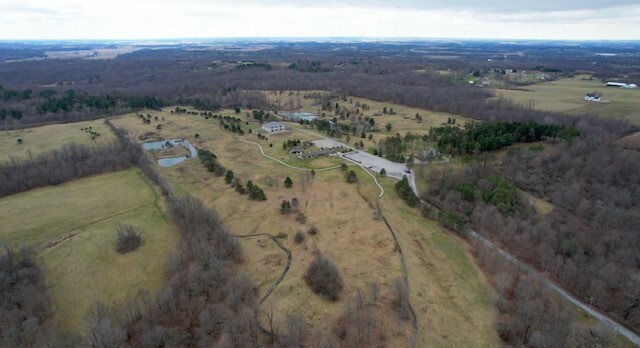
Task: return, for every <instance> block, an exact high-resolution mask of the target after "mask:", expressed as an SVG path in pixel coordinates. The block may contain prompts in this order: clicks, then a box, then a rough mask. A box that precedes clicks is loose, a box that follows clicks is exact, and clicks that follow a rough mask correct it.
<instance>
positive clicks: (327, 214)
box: [114, 111, 497, 346]
mask: <svg viewBox="0 0 640 348" xmlns="http://www.w3.org/2000/svg"><path fill="white" fill-rule="evenodd" d="M225 113H229V111H223V114H225ZM152 114H153V113H152ZM158 115H161V116H163V117H165V121H164V123H163V125H162V127H161V130H155V128H156V125H155V124H154V123H152V124H151V125H144V124H142V122H140V121H139V119H137V118H136V117H135V116H133V115H128V116H123V117H120V118H118V119H115V120H114V123H115V124H116V125H117V126H119V127H125V128H127V129H128V130H130V131H131V133H132V135H134V136H135V137H136V138H138V136H139V135H141V134H144V133H146V132H149V131H156V132H157V133H158V134H157V136H158V137H160V138H173V137H183V138H187V139H189V140H190V141H193V143H194V144H195V145H196V146H199V147H204V148H207V149H209V150H211V151H213V152H214V153H215V154H216V155H217V156H218V159H219V161H220V162H221V163H222V164H223V165H225V166H226V167H227V168H229V169H231V170H233V172H234V173H235V174H236V176H237V177H239V178H241V180H242V182H246V180H249V179H251V180H252V181H253V182H254V183H256V184H258V185H259V186H260V187H262V188H263V189H264V191H265V193H266V195H267V201H265V202H255V201H250V200H249V199H248V198H247V196H246V195H239V194H238V193H236V192H235V191H234V190H233V189H232V188H231V187H229V186H228V185H225V184H224V181H223V180H222V178H216V177H214V176H213V175H212V174H211V173H208V172H206V170H205V169H204V168H203V167H202V166H201V164H200V163H199V161H197V160H187V161H185V162H183V163H181V164H179V165H176V166H174V167H169V168H162V169H161V172H162V174H163V175H165V176H166V177H167V179H168V180H169V182H170V183H171V184H172V185H173V186H174V187H175V188H176V190H177V191H178V192H190V193H191V194H193V195H195V196H197V197H199V198H201V199H202V200H203V201H204V202H205V203H206V204H207V205H209V206H211V207H213V208H214V209H215V210H216V211H217V212H218V214H219V215H220V217H221V218H222V219H223V221H224V222H225V224H226V225H227V226H228V227H229V228H230V230H231V231H232V232H233V233H234V234H236V235H246V234H252V233H257V232H266V233H270V234H272V235H275V234H278V233H284V234H286V235H287V238H286V239H285V240H284V241H283V242H284V244H285V245H286V246H287V247H288V248H289V249H290V250H291V252H292V254H293V262H292V266H291V269H290V271H289V273H288V274H287V276H286V277H285V279H284V281H283V283H282V284H281V285H280V286H279V287H278V288H277V289H276V291H275V292H274V293H273V294H272V296H271V297H270V299H269V300H268V301H267V303H266V304H265V309H267V310H268V308H269V307H273V309H274V313H276V320H277V321H278V322H280V323H282V322H283V318H284V317H285V316H286V315H287V314H290V313H295V312H301V313H302V314H303V315H304V316H305V317H306V318H307V320H308V321H309V323H310V325H311V327H312V329H313V328H315V327H323V326H324V327H326V325H327V324H328V323H331V322H333V321H335V320H336V319H337V318H338V317H339V315H340V314H341V313H342V311H343V309H344V307H345V305H346V303H347V301H348V300H350V299H352V298H353V297H354V296H355V294H356V293H357V291H358V289H360V290H362V291H366V289H367V288H368V284H369V283H372V282H375V283H379V284H380V286H381V296H380V302H379V308H380V315H381V317H382V318H383V319H384V322H385V323H386V324H385V325H387V326H386V327H385V331H386V332H387V343H388V344H389V346H407V345H408V343H409V342H408V338H409V336H410V323H409V322H399V323H398V319H397V314H396V313H395V312H394V311H393V310H392V309H391V301H392V299H393V291H392V287H393V283H394V281H395V280H396V279H398V278H400V277H401V275H402V273H401V267H400V262H399V255H398V253H397V251H396V250H394V249H395V248H394V243H393V240H392V238H391V236H390V234H389V231H388V230H387V229H386V226H385V225H384V223H383V222H382V221H381V220H380V219H378V218H377V217H376V214H375V198H376V197H377V195H378V194H379V190H378V188H377V186H375V184H374V183H373V181H372V180H371V178H370V177H369V176H368V174H366V173H365V172H364V171H362V170H361V169H359V168H357V167H352V168H353V169H354V170H355V171H356V172H357V175H358V178H359V183H358V184H348V183H346V182H345V180H344V174H343V173H342V172H341V171H340V170H339V169H334V170H329V171H317V172H316V174H315V176H313V177H312V176H311V175H310V174H309V173H308V172H303V171H298V170H295V169H292V168H288V167H286V166H284V165H281V164H278V163H277V162H275V161H273V160H271V159H267V158H265V157H263V156H261V155H260V152H259V150H258V148H257V146H255V145H253V144H247V143H244V142H241V141H239V140H238V136H237V135H236V134H232V133H230V132H228V131H224V130H221V129H220V127H219V126H218V124H217V121H214V120H211V119H210V120H206V119H204V118H203V117H200V116H192V115H191V116H183V115H182V116H177V115H171V114H170V113H167V112H166V111H163V112H162V113H158ZM249 122H250V125H249V126H246V125H243V128H247V127H257V126H258V125H257V124H256V125H253V123H252V121H249ZM196 132H197V133H198V134H199V137H198V138H197V139H195V137H194V136H193V134H195V133H196ZM240 138H242V139H246V140H251V141H255V142H259V143H261V144H262V146H263V147H264V149H265V151H266V153H267V154H269V155H271V156H273V157H276V158H280V159H282V160H283V161H285V162H287V163H292V164H295V165H300V166H303V167H309V168H316V169H320V168H327V167H332V166H334V165H336V164H339V163H340V162H339V160H338V159H335V158H319V159H314V160H310V161H304V162H303V161H300V160H299V159H297V158H292V156H290V155H288V154H286V152H285V151H283V150H282V141H284V140H286V139H288V138H298V139H305V140H313V138H314V136H311V135H309V134H308V133H304V132H301V131H298V130H293V131H291V132H289V133H283V134H279V135H277V136H276V135H272V136H270V138H269V140H258V139H257V137H255V136H254V135H252V134H246V135H244V136H241V137H240ZM271 143H272V144H273V147H269V144H271ZM286 176H290V177H291V178H292V180H293V182H294V184H293V187H292V188H291V189H287V188H285V187H284V185H283V184H282V182H283V180H284V178H285V177H286ZM390 182H391V180H390ZM390 185H391V184H390ZM293 197H296V198H297V199H298V200H299V201H300V211H301V212H303V213H304V214H305V216H306V218H307V221H306V222H305V223H300V222H297V221H296V219H295V214H291V215H282V214H280V212H279V205H280V202H281V201H282V200H283V199H286V200H291V199H292V198H293ZM396 203H398V204H396ZM388 205H389V209H390V214H393V216H396V217H395V218H394V221H397V223H398V224H399V227H398V228H401V229H403V230H405V229H411V231H410V232H407V233H408V234H410V235H412V236H416V238H419V240H421V243H424V245H423V246H422V247H421V248H417V249H413V250H411V251H410V252H411V253H412V254H413V253H420V255H419V256H415V257H414V256H412V258H411V260H412V261H411V265H410V268H413V269H412V271H411V272H412V273H411V278H412V279H415V283H414V282H412V283H411V286H412V293H413V294H414V295H415V296H414V298H413V301H414V303H413V305H414V306H415V307H416V308H417V309H419V311H420V312H419V316H420V325H421V327H420V334H419V345H420V346H424V345H425V344H429V345H431V343H433V342H439V343H442V345H457V344H463V345H474V344H476V345H477V344H480V345H482V346H493V345H496V344H497V339H496V335H495V332H494V331H493V327H492V323H493V317H492V315H493V312H492V309H491V303H490V302H489V301H488V300H486V297H488V294H489V293H490V290H489V288H488V286H487V285H486V284H484V283H483V282H482V281H481V275H480V273H479V272H478V270H477V269H476V268H475V267H474V266H473V264H472V263H470V262H469V259H468V258H467V257H466V254H465V251H464V247H463V246H464V243H463V242H462V241H459V240H457V239H455V238H453V239H452V238H451V237H448V236H446V234H445V233H443V232H442V230H440V229H438V228H437V227H436V226H435V225H433V224H431V223H429V222H428V221H426V220H423V219H421V218H420V217H419V216H417V215H416V213H415V212H413V211H402V212H400V213H393V212H391V210H392V208H391V206H396V205H400V206H401V207H404V203H403V202H400V201H398V202H395V201H393V203H392V204H391V203H389V204H388ZM394 209H395V208H394ZM405 220H406V221H405ZM312 224H314V225H316V226H317V227H318V229H319V233H318V234H317V235H315V236H310V235H308V234H306V240H305V241H304V242H303V243H301V244H297V243H295V242H294V241H293V236H294V234H295V233H296V231H298V230H301V231H304V232H306V231H307V230H308V229H309V227H310V226H311V225H312ZM408 224H410V225H408ZM431 233H436V234H438V237H437V238H432V237H431V236H430V234H431ZM423 236H427V237H424V238H427V239H426V240H423V239H422V238H423ZM241 241H242V245H243V248H244V255H245V262H244V267H245V269H246V270H247V271H248V272H249V273H250V274H251V275H252V278H253V279H254V281H255V282H256V283H257V284H258V285H259V287H260V289H261V291H265V290H266V289H267V288H268V287H269V286H271V284H272V283H273V281H274V280H275V279H276V278H277V277H278V276H279V275H280V273H281V272H282V270H283V268H284V265H285V264H286V255H285V254H284V253H283V252H282V251H281V250H280V249H278V248H277V247H276V246H275V245H274V244H273V243H272V242H271V241H269V240H268V239H267V238H264V237H252V238H247V239H242V240H241ZM408 243H409V244H411V243H413V242H408ZM403 247H404V245H403ZM407 248H409V246H407ZM436 250H437V251H438V253H437V258H436V259H435V260H432V259H430V256H429V257H427V255H429V254H431V253H434V254H435V251H436ZM317 251H321V252H324V253H327V254H328V255H330V257H331V258H332V259H333V260H334V262H335V263H336V265H337V266H338V268H339V269H340V270H341V273H342V277H343V280H344V284H345V289H344V291H343V294H342V296H341V300H340V301H338V302H336V303H332V302H328V301H326V300H324V299H322V298H320V297H318V296H316V295H314V294H313V293H312V292H311V291H310V290H309V288H308V287H307V286H306V284H305V283H304V281H303V279H302V277H303V274H304V272H305V270H306V268H307V267H308V265H309V262H310V261H311V260H312V258H313V256H314V253H315V252H317ZM449 253H454V254H455V255H454V254H452V255H450V256H448V254H449ZM449 257H451V259H449ZM426 262H428V263H429V264H431V266H429V267H427V266H425V265H424V264H423V263H426ZM450 267H454V268H453V269H451V268H450ZM434 269H436V271H434ZM372 270H375V271H372ZM447 272H453V274H454V275H451V276H450V277H449V276H446V275H445V273H447ZM433 279H438V281H440V280H444V279H446V280H447V281H448V283H447V284H448V285H447V286H450V287H451V288H453V289H456V290H455V291H451V292H449V293H445V292H444V291H439V290H437V288H439V287H440V286H441V285H439V284H438V283H437V282H434V281H432V280H433ZM418 294H421V295H418ZM472 301H478V302H477V303H471V302H472ZM451 304H456V305H460V306H463V305H464V306H470V308H467V309H466V311H465V313H461V312H458V311H457V310H455V311H452V312H450V313H447V311H448V310H445V308H444V307H446V306H449V305H451ZM435 311H437V314H434V313H435ZM456 315H461V316H462V317H463V318H464V320H461V319H460V318H459V317H456ZM434 321H435V323H434ZM454 331H456V333H455V334H454Z"/></svg>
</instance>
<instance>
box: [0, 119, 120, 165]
mask: <svg viewBox="0 0 640 348" xmlns="http://www.w3.org/2000/svg"><path fill="white" fill-rule="evenodd" d="M89 127H91V130H92V131H94V132H98V133H100V136H98V137H96V138H95V140H92V139H91V134H90V133H88V132H86V131H84V130H82V128H89ZM114 138H115V136H114V134H113V133H112V132H111V130H110V129H109V128H108V127H107V125H105V124H104V121H103V120H95V121H85V122H76V123H66V124H52V125H49V126H42V127H34V128H26V129H24V130H13V131H1V132H0V162H4V161H6V160H7V159H9V158H10V157H11V156H14V157H19V158H25V157H27V155H28V154H29V153H31V154H32V155H34V156H36V155H39V154H41V153H43V152H47V151H51V150H54V149H59V148H62V146H63V145H64V144H68V143H72V142H75V143H79V144H96V145H100V144H104V143H107V142H109V141H111V140H113V139H114ZM18 139H21V140H22V143H18Z"/></svg>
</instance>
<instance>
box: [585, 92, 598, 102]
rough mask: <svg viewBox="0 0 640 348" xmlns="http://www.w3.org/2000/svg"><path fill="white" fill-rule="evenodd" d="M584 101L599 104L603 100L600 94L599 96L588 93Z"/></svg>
mask: <svg viewBox="0 0 640 348" xmlns="http://www.w3.org/2000/svg"><path fill="white" fill-rule="evenodd" d="M584 100H586V101H593V102H599V101H601V100H602V99H601V97H600V94H598V93H587V95H586V96H585V97H584Z"/></svg>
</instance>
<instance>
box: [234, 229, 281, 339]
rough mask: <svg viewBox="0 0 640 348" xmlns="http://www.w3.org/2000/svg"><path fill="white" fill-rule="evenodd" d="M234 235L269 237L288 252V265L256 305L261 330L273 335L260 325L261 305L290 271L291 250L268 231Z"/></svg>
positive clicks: (257, 319)
mask: <svg viewBox="0 0 640 348" xmlns="http://www.w3.org/2000/svg"><path fill="white" fill-rule="evenodd" d="M232 236H234V237H236V238H252V237H267V238H269V239H271V240H272V241H273V242H274V243H276V245H277V246H278V248H280V249H282V250H283V251H284V252H285V253H287V265H286V266H285V267H284V270H283V271H282V273H281V274H280V276H279V277H278V279H276V281H275V282H273V284H272V285H271V287H270V288H269V289H268V290H267V291H266V292H265V294H264V295H263V296H262V297H261V298H260V300H258V305H257V306H256V311H255V316H256V321H257V322H258V326H260V330H262V332H264V333H266V334H269V335H272V334H273V333H272V332H269V330H267V329H265V328H263V327H262V325H260V320H259V318H258V316H259V315H260V307H262V304H263V303H264V302H265V301H266V300H267V298H269V296H271V294H272V293H273V291H274V290H275V289H276V288H277V287H278V285H280V283H282V280H283V279H284V277H285V276H286V275H287V273H288V272H289V269H290V268H291V258H292V256H291V250H289V249H287V248H286V247H285V246H284V245H283V244H282V243H280V241H279V240H278V238H276V237H274V236H272V235H270V234H268V233H254V234H248V235H244V236H238V235H235V234H232Z"/></svg>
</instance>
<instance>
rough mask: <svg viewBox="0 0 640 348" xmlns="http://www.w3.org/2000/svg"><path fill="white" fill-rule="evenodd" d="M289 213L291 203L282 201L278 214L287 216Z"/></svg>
mask: <svg viewBox="0 0 640 348" xmlns="http://www.w3.org/2000/svg"><path fill="white" fill-rule="evenodd" d="M290 212H291V203H290V202H289V201H287V200H284V199H283V200H282V203H281V204H280V213H282V214H289V213H290Z"/></svg>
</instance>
